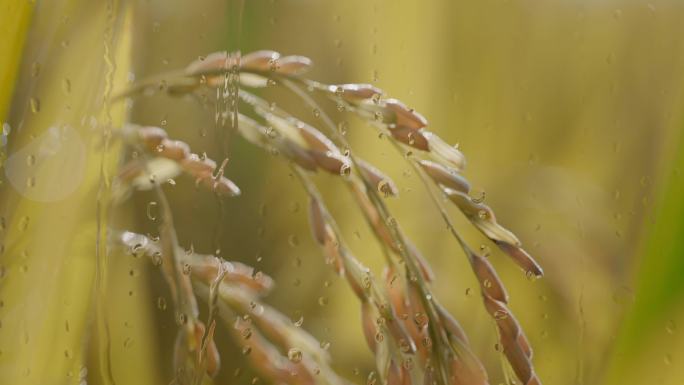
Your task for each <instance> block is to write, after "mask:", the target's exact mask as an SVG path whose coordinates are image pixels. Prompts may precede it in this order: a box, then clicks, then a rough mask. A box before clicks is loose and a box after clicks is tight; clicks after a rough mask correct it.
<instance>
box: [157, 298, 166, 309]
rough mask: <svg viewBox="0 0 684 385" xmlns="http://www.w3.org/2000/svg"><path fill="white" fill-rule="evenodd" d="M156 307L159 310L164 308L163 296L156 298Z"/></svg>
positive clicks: (164, 300)
mask: <svg viewBox="0 0 684 385" xmlns="http://www.w3.org/2000/svg"><path fill="white" fill-rule="evenodd" d="M157 308H158V309H159V310H161V311H164V310H166V299H165V298H164V297H159V298H157Z"/></svg>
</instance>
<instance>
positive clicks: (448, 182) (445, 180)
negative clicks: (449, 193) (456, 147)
mask: <svg viewBox="0 0 684 385" xmlns="http://www.w3.org/2000/svg"><path fill="white" fill-rule="evenodd" d="M418 164H419V165H420V167H421V168H422V169H423V170H424V171H425V172H426V173H427V174H428V176H429V177H430V178H432V180H433V181H434V182H435V183H437V184H440V185H442V186H443V187H447V188H450V189H452V190H455V191H460V192H462V193H464V194H468V193H470V183H468V181H467V180H466V179H465V178H464V177H462V176H461V175H460V174H459V173H458V172H457V171H456V170H455V169H452V168H450V167H447V166H444V165H442V164H439V163H436V162H432V161H429V160H420V161H418Z"/></svg>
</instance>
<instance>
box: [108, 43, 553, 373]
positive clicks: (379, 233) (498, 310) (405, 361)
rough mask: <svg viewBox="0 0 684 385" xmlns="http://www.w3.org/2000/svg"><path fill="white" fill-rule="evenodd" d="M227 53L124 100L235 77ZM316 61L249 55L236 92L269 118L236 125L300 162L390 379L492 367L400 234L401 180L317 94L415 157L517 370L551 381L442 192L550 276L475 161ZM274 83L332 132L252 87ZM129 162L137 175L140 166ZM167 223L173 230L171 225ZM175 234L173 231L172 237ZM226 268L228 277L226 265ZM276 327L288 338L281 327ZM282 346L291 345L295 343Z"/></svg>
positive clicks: (174, 149)
mask: <svg viewBox="0 0 684 385" xmlns="http://www.w3.org/2000/svg"><path fill="white" fill-rule="evenodd" d="M229 59H230V55H229V54H228V53H226V52H217V53H213V54H210V55H208V56H207V57H206V58H203V59H200V60H197V61H194V62H192V63H190V64H189V65H188V66H187V67H186V68H185V69H183V70H178V71H174V72H171V73H169V74H167V75H164V76H159V77H155V78H152V79H151V80H146V81H143V82H141V83H139V84H136V85H134V86H133V87H131V88H130V89H128V90H124V91H122V92H121V93H120V94H119V96H120V97H124V96H135V95H137V94H152V93H154V92H158V91H163V92H166V93H169V94H171V95H186V94H191V95H192V94H196V93H197V92H200V91H201V90H202V89H204V88H209V89H214V88H217V89H218V88H220V87H225V76H226V74H227V72H228V71H229V69H230V66H229V62H230V60H229ZM311 65H312V62H311V60H309V59H308V58H305V57H302V56H281V55H280V54H279V53H277V52H275V51H257V52H253V53H250V54H247V55H244V56H243V57H242V59H241V61H240V65H239V70H240V72H239V74H238V79H239V82H240V85H241V86H242V88H241V89H240V90H239V91H238V95H237V97H239V99H240V100H241V101H242V102H243V103H244V104H245V105H246V106H247V107H249V109H250V110H251V111H252V112H253V113H254V114H255V115H256V116H257V117H258V119H260V121H257V120H254V119H252V118H250V117H247V116H246V115H244V114H241V113H240V114H238V115H237V120H238V124H237V131H238V133H239V134H240V135H241V136H242V137H243V138H245V139H246V140H247V141H249V142H251V143H253V144H255V145H257V146H259V147H262V148H264V149H266V150H267V151H269V152H271V153H275V154H280V155H282V156H284V157H285V158H286V159H287V160H288V161H290V162H292V167H293V170H294V172H295V174H296V175H297V177H298V179H299V181H300V182H301V184H302V186H303V187H304V188H305V190H306V192H307V194H308V195H309V199H310V223H311V226H312V234H313V236H314V239H315V240H316V242H317V243H318V244H319V245H320V246H321V248H322V250H323V253H324V255H325V256H326V259H327V262H328V263H329V264H331V265H332V266H333V268H334V269H335V271H336V272H337V274H339V275H341V276H344V277H345V278H346V279H347V282H348V283H349V286H350V287H351V288H352V289H353V291H354V293H355V294H356V295H357V297H358V298H359V300H360V302H361V303H362V321H363V325H364V333H365V334H366V339H367V341H368V344H369V346H370V348H371V350H372V351H373V352H374V353H375V354H376V365H377V368H378V373H379V377H380V380H381V381H382V382H383V383H390V384H400V383H401V384H418V383H423V384H432V383H440V384H487V383H488V379H487V375H486V373H485V372H484V369H483V367H482V364H481V363H480V362H479V360H478V359H477V358H476V357H475V355H474V354H473V353H472V352H471V351H470V348H469V347H468V340H467V337H466V336H465V333H464V332H463V330H462V329H461V327H460V325H459V324H458V322H457V321H456V320H455V319H454V318H453V317H451V316H450V315H449V314H448V313H447V312H446V311H445V309H444V308H443V307H442V306H441V305H440V304H439V302H438V301H437V299H436V298H434V296H433V295H432V293H431V290H430V287H429V283H430V282H431V281H432V280H433V279H434V274H433V273H432V271H431V270H430V268H429V264H428V263H427V261H426V259H425V258H424V257H423V256H422V255H421V253H420V252H419V250H418V249H417V248H416V247H415V246H414V245H413V244H412V242H411V241H410V240H409V239H408V237H407V236H406V235H405V234H404V232H403V231H402V230H401V227H400V225H399V223H398V222H397V220H396V219H395V218H394V217H393V216H392V214H391V212H390V211H389V210H388V208H387V207H386V205H385V203H384V201H383V197H385V198H386V197H390V196H396V195H397V193H398V189H397V187H396V185H395V183H394V182H393V181H391V179H390V178H388V177H387V176H386V175H384V174H383V173H382V172H381V171H380V170H378V169H377V168H376V167H374V166H373V165H371V164H369V163H367V162H365V161H363V160H361V159H359V158H358V157H357V156H356V155H355V153H354V152H353V150H352V149H351V146H349V143H347V141H346V139H345V138H344V136H343V135H341V134H340V133H339V132H338V131H337V129H336V127H337V126H336V125H335V123H334V122H333V120H332V119H331V118H330V117H329V116H328V115H327V114H326V113H325V111H324V110H323V109H322V108H321V107H320V106H319V105H318V102H317V101H316V100H315V99H314V98H313V96H312V95H314V94H317V93H318V94H322V95H323V96H325V97H326V98H328V99H331V100H333V101H335V102H336V103H337V105H338V107H341V108H340V109H342V110H345V109H346V110H348V111H352V112H354V113H356V114H358V115H359V116H361V117H362V118H364V119H366V120H367V121H369V122H371V123H372V124H373V125H375V126H376V127H377V128H378V129H379V130H381V132H383V133H386V134H388V135H387V136H388V137H389V138H391V141H392V144H393V146H394V147H395V148H397V150H399V151H400V152H401V153H402V155H404V154H406V155H407V156H406V158H407V159H408V161H409V163H410V164H411V166H412V167H413V168H414V170H415V171H416V173H417V174H418V175H419V176H420V177H421V180H422V181H423V183H424V184H425V186H426V188H427V189H428V191H429V194H430V197H431V200H432V201H433V202H434V203H435V205H436V206H437V208H438V210H439V212H440V214H441V215H442V217H443V219H444V220H445V222H446V223H447V226H448V228H449V230H450V232H451V233H452V235H453V236H454V237H455V239H456V240H457V241H458V243H459V245H460V246H461V247H462V249H463V250H464V253H465V254H466V257H467V259H468V261H469V262H470V265H471V268H472V270H473V272H474V274H475V276H476V278H477V279H478V281H479V282H480V290H481V293H482V298H483V303H484V306H485V309H486V310H487V312H488V313H489V314H490V316H491V317H492V319H493V320H494V322H495V324H496V326H497V334H498V336H499V340H500V344H501V348H502V351H503V354H504V355H505V357H506V358H507V360H508V362H509V364H510V366H511V368H512V369H513V371H514V372H515V375H516V377H517V378H518V379H519V380H520V381H521V382H522V383H524V384H527V385H534V384H541V382H540V381H539V379H538V377H537V376H536V374H535V372H534V368H533V364H532V350H531V347H530V345H529V342H528V340H527V338H526V337H525V334H524V332H523V331H522V328H521V327H520V324H519V323H518V321H517V320H516V319H515V317H514V316H513V314H512V312H511V311H510V309H509V308H508V301H509V297H508V294H507V292H506V290H505V288H504V286H503V283H502V282H501V280H500V279H499V278H498V275H497V274H496V271H495V270H494V268H493V266H492V265H491V264H490V263H489V261H488V260H487V259H486V257H485V256H481V255H478V254H477V253H475V252H473V251H472V249H471V248H470V247H469V246H468V245H467V244H466V242H465V241H464V240H463V239H462V238H461V236H460V235H459V233H458V231H457V230H456V228H455V227H454V226H453V223H452V221H451V218H450V216H449V214H448V213H447V211H446V208H445V207H444V206H443V205H442V203H441V202H440V200H439V198H437V196H436V194H435V192H434V191H433V189H438V191H439V192H440V193H441V194H442V195H443V196H444V197H446V198H448V199H449V201H451V202H452V203H453V204H454V205H455V206H456V207H457V208H458V209H459V210H460V211H461V212H462V213H463V214H464V215H465V216H466V218H468V219H469V220H470V222H471V223H472V224H473V225H474V226H475V227H476V228H477V229H478V230H480V232H482V233H483V234H484V235H485V236H486V237H488V238H489V239H490V240H492V242H494V243H495V244H496V245H497V246H498V247H499V248H500V249H501V250H502V251H503V252H505V253H506V254H507V255H509V256H510V257H511V258H512V259H513V261H514V262H515V263H517V264H518V265H519V266H521V267H522V268H523V269H524V270H525V272H526V274H527V275H528V276H529V277H530V278H535V277H540V276H541V275H542V274H543V272H542V269H541V267H540V266H539V265H538V264H537V262H536V261H535V260H534V259H533V258H532V257H531V256H530V255H529V254H527V252H525V250H524V249H522V247H521V242H520V241H519V240H518V238H517V237H516V236H515V235H514V234H513V233H511V232H510V231H508V230H507V229H505V228H504V227H502V226H501V225H500V224H499V223H498V222H497V220H496V218H495V216H494V213H493V211H492V209H491V208H490V207H489V206H487V205H485V204H484V203H483V202H482V201H481V199H476V198H472V197H470V196H469V195H468V194H469V192H470V185H469V183H468V181H467V180H466V179H465V178H463V176H462V175H461V172H462V171H463V170H464V169H465V163H466V162H465V157H464V155H463V154H462V153H461V152H460V151H459V150H458V149H456V148H455V147H452V146H450V145H448V144H447V143H446V142H445V141H444V140H442V139H441V138H440V137H439V136H438V135H437V134H435V133H433V132H431V131H429V130H428V129H427V127H428V121H427V120H426V119H425V118H424V117H423V116H422V115H420V114H419V113H417V112H415V111H414V110H412V109H410V108H408V107H406V105H405V104H403V103H402V102H401V101H399V100H396V99H391V98H384V97H383V91H381V90H379V89H378V88H375V87H373V86H370V85H364V84H343V85H326V84H322V83H319V82H315V81H311V80H308V79H306V78H304V77H302V75H303V74H305V73H306V71H307V70H308V69H309V68H310V67H311ZM272 85H282V86H284V87H285V88H287V89H289V90H290V91H292V92H293V94H294V95H295V96H297V97H298V98H300V99H301V100H302V101H303V102H304V103H305V104H306V105H307V106H309V107H311V108H313V109H314V110H315V111H318V115H319V116H320V118H321V119H322V121H323V123H324V126H325V128H326V130H327V131H328V132H329V133H330V135H332V137H333V139H331V138H329V137H327V136H326V135H325V134H323V133H322V132H321V131H320V130H318V129H317V128H315V127H314V126H312V125H310V124H308V123H305V122H303V121H302V120H300V119H297V118H296V117H294V116H293V115H292V114H290V113H288V112H287V111H284V110H282V109H280V108H278V107H276V106H275V104H274V103H271V102H269V101H267V100H264V99H261V98H259V97H257V96H255V95H253V94H252V93H250V92H248V91H246V90H245V89H244V88H245V87H246V88H263V87H267V86H272ZM135 132H137V134H135V135H124V136H125V137H128V138H130V137H133V138H134V140H133V142H135V141H136V140H137V141H139V142H141V143H142V145H143V146H145V147H147V149H148V150H153V151H154V149H158V147H159V146H160V145H162V148H161V150H158V152H159V154H158V155H159V156H161V157H162V158H165V159H170V160H173V161H176V162H178V163H179V164H180V165H181V167H180V168H182V169H183V170H185V171H186V172H188V173H189V174H191V175H194V176H195V177H196V178H198V180H200V174H198V173H202V172H204V173H208V174H202V175H211V172H212V171H213V170H214V169H215V163H213V164H212V163H211V162H209V163H208V164H207V162H206V160H205V161H203V162H200V161H198V160H197V159H191V157H189V156H188V155H187V153H188V152H189V151H186V150H185V149H184V148H183V146H182V145H177V144H176V145H174V144H173V142H170V141H169V140H168V138H166V137H165V134H164V133H163V131H160V129H158V128H137V129H136V130H135ZM136 135H137V136H136ZM336 142H337V143H336ZM338 145H339V146H343V147H344V148H345V149H346V151H345V152H344V153H343V152H342V151H340V149H339V147H338ZM405 148H409V149H410V150H408V151H407V150H405ZM413 150H418V151H419V153H420V154H421V156H420V157H418V156H416V155H414V153H413ZM405 151H407V152H406V153H405ZM425 158H427V159H425ZM188 162H189V163H188ZM148 166H149V163H146V164H145V167H148ZM131 168H132V169H133V170H134V171H135V167H134V166H131ZM318 170H321V171H324V172H327V173H330V174H333V175H337V176H339V177H340V178H342V180H343V181H344V182H345V184H346V185H347V186H348V188H349V190H350V193H351V194H352V196H353V197H354V198H355V200H356V203H357V206H358V208H359V209H360V210H361V212H362V213H363V215H364V217H365V219H366V221H367V222H368V224H369V226H370V227H371V229H372V230H373V233H374V234H375V236H376V238H377V240H378V242H379V243H380V245H381V246H382V247H383V249H384V250H385V258H386V260H387V267H386V269H385V272H384V281H385V286H386V287H385V289H384V290H381V289H380V288H379V286H378V285H377V283H376V282H375V279H374V278H373V277H372V275H371V274H370V271H369V270H368V269H367V268H365V267H364V266H363V265H362V264H361V263H360V262H359V261H358V260H357V259H356V258H355V257H354V256H353V255H352V254H351V252H350V251H349V249H348V247H347V246H346V245H345V244H344V242H343V240H342V236H341V234H340V232H339V230H338V228H337V225H336V223H335V220H334V218H333V217H332V216H331V215H330V213H329V212H328V211H327V209H326V207H325V205H324V202H323V199H322V198H321V196H320V194H319V193H318V191H317V189H316V186H315V185H314V183H313V182H312V181H311V180H310V179H309V176H308V174H309V173H312V172H316V171H318ZM139 176H140V173H139V174H135V175H134V176H133V177H131V178H129V180H134V179H135V177H139ZM205 178H209V177H206V176H205ZM217 179H219V178H216V177H215V176H214V177H213V180H214V181H216V180H217ZM133 185H135V183H133ZM214 186H215V185H214ZM139 187H140V184H139ZM226 191H228V192H232V194H228V195H237V193H238V192H239V190H238V189H237V188H236V187H235V188H234V189H227V190H226ZM168 228H169V229H172V226H168ZM167 231H168V230H167ZM169 234H171V233H169ZM162 238H165V237H162ZM166 238H171V239H173V236H167V237H166ZM218 271H219V276H220V273H221V270H220V269H219V270H218ZM176 284H177V283H176ZM204 285H205V286H202V287H201V289H202V292H203V293H204V294H206V295H205V296H208V297H209V298H210V303H213V302H214V299H212V298H216V296H217V295H218V296H221V293H222V291H221V290H219V291H218V294H216V288H214V289H212V286H211V283H209V284H207V283H206V282H205V284H204ZM207 285H209V286H207ZM219 288H220V286H219ZM225 290H227V289H225ZM190 293H191V291H189V292H188V295H189V296H191V294H190ZM234 296H239V295H238V294H236V293H232V296H231V295H226V297H225V298H224V297H221V298H223V299H224V300H225V301H229V300H230V299H233V300H234V298H233V297H234ZM217 306H218V305H217ZM376 326H377V327H376ZM235 327H236V328H237V330H238V331H240V332H241V333H245V331H246V330H248V328H249V326H248V325H246V324H245V323H244V322H242V321H239V322H237V323H236V324H235ZM275 334H276V337H280V338H282V335H277V332H276V333H275ZM378 336H382V337H378ZM271 337H273V335H271ZM385 337H387V338H385ZM276 339H279V338H276ZM255 341H257V343H256V345H255V346H256V347H257V348H258V349H257V350H256V351H258V352H259V357H261V358H263V359H264V360H268V358H270V357H273V356H275V355H276V353H275V351H274V348H273V347H272V346H271V345H269V344H268V342H267V341H266V340H265V339H264V338H262V337H261V336H260V335H257V337H255ZM282 342H283V341H281V347H283V346H284V345H286V344H283V343H282ZM288 346H289V345H288ZM275 362H278V361H275ZM255 364H257V365H258V363H255ZM285 370H286V369H285V368H284V366H282V365H281V366H278V365H276V366H275V367H270V368H266V369H265V372H267V373H268V374H269V375H270V376H271V377H272V378H274V379H277V380H278V381H285V379H284V378H283V377H282V376H283V373H284V371H285ZM298 373H299V372H298Z"/></svg>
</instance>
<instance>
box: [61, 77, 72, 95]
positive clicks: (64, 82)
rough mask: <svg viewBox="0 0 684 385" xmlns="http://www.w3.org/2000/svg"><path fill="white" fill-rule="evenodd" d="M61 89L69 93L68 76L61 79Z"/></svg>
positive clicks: (69, 82)
mask: <svg viewBox="0 0 684 385" xmlns="http://www.w3.org/2000/svg"><path fill="white" fill-rule="evenodd" d="M62 91H63V92H64V93H65V94H67V95H69V94H70V93H71V80H69V79H68V78H64V79H62Z"/></svg>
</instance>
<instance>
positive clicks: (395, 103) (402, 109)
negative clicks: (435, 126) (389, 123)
mask: <svg viewBox="0 0 684 385" xmlns="http://www.w3.org/2000/svg"><path fill="white" fill-rule="evenodd" d="M384 102H385V106H386V108H387V109H388V110H389V111H391V112H392V114H393V115H394V124H395V126H396V127H397V128H409V129H411V130H414V131H417V130H420V129H421V128H423V127H426V126H427V119H425V117H424V116H423V115H421V114H419V113H418V112H416V111H415V110H413V109H411V108H408V107H406V105H405V104H404V103H402V102H400V101H399V100H397V99H387V100H385V101H384Z"/></svg>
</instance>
